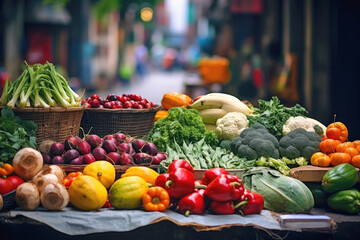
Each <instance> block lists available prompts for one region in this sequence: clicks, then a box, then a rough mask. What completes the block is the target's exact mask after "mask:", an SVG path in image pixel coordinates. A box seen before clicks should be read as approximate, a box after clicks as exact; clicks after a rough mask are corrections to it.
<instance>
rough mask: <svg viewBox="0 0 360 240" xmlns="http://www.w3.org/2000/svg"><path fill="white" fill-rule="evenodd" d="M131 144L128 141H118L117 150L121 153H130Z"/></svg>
mask: <svg viewBox="0 0 360 240" xmlns="http://www.w3.org/2000/svg"><path fill="white" fill-rule="evenodd" d="M131 148H132V147H131V144H130V143H120V144H119V145H118V151H119V152H120V153H123V152H125V153H130V150H131Z"/></svg>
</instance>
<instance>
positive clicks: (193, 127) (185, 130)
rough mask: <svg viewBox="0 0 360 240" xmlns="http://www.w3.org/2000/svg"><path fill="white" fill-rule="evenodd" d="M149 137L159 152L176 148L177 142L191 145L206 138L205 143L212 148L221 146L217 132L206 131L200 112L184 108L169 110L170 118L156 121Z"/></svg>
mask: <svg viewBox="0 0 360 240" xmlns="http://www.w3.org/2000/svg"><path fill="white" fill-rule="evenodd" d="M148 136H149V137H150V138H151V141H152V142H153V143H155V145H156V146H157V147H158V149H159V151H166V145H169V146H170V147H171V148H174V147H175V141H176V142H178V143H181V142H183V141H184V142H185V143H186V144H190V143H191V142H197V141H200V140H201V139H202V138H204V137H205V142H206V143H207V144H209V145H211V146H217V145H218V144H219V140H218V138H217V136H216V134H215V132H213V131H208V130H206V128H205V124H204V123H203V121H202V119H201V117H200V115H199V112H198V111H197V110H194V109H186V108H184V107H173V108H171V109H169V111H168V116H167V117H165V118H162V119H159V120H158V121H156V122H155V124H154V127H153V128H152V129H151V131H150V132H149V134H148Z"/></svg>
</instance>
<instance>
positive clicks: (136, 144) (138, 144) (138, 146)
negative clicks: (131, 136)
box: [132, 139, 146, 152]
mask: <svg viewBox="0 0 360 240" xmlns="http://www.w3.org/2000/svg"><path fill="white" fill-rule="evenodd" d="M145 144H146V141H145V140H142V139H135V140H134V141H133V142H132V147H133V148H134V150H135V151H136V152H140V151H141V150H142V148H143V147H144V146H145Z"/></svg>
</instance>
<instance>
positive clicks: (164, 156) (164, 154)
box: [156, 152, 167, 160]
mask: <svg viewBox="0 0 360 240" xmlns="http://www.w3.org/2000/svg"><path fill="white" fill-rule="evenodd" d="M156 156H158V157H159V158H160V159H161V160H165V159H167V155H166V153H164V152H159V153H158V154H157V155H156Z"/></svg>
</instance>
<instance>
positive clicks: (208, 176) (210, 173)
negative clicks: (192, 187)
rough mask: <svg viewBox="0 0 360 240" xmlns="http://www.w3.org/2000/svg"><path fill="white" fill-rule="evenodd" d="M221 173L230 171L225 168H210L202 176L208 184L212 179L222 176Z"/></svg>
mask: <svg viewBox="0 0 360 240" xmlns="http://www.w3.org/2000/svg"><path fill="white" fill-rule="evenodd" d="M221 174H229V172H228V171H226V170H225V169H223V168H211V169H208V170H206V172H205V173H204V176H203V177H202V181H203V183H204V184H205V185H208V184H209V183H211V181H212V180H214V179H215V178H216V177H217V176H220V175H221Z"/></svg>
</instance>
